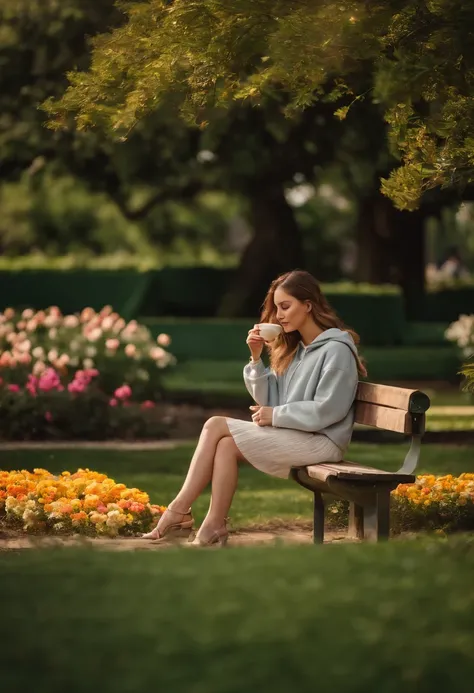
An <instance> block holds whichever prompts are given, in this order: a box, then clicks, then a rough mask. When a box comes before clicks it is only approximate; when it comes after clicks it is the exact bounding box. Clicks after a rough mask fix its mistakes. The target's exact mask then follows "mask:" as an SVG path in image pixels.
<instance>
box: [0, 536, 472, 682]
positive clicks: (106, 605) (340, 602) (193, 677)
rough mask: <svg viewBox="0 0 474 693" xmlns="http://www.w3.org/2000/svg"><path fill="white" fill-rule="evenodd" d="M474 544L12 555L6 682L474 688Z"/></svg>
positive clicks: (4, 577)
mask: <svg viewBox="0 0 474 693" xmlns="http://www.w3.org/2000/svg"><path fill="white" fill-rule="evenodd" d="M473 574H474V543H473V541H472V538H471V539H469V538H459V537H454V538H452V539H451V540H450V541H449V542H447V541H440V540H436V541H433V540H430V541H427V540H417V541H411V542H406V541H405V542H391V543H387V544H382V545H345V546H341V545H339V546H337V545H335V546H334V545H333V546H325V547H311V546H309V547H301V546H300V547H288V546H287V547H279V546H277V547H272V548H270V547H266V548H261V547H260V548H256V547H253V548H249V547H247V548H241V549H239V550H230V551H229V550H228V551H203V550H201V551H199V550H192V549H170V550H168V551H157V552H154V551H150V552H135V553H133V554H131V553H128V552H127V553H120V552H118V553H115V552H110V553H107V552H101V551H97V550H93V549H56V550H51V549H49V550H41V551H35V550H29V551H23V552H15V553H10V554H3V555H0V605H1V609H2V622H3V632H4V636H5V637H4V638H3V641H2V647H1V648H0V670H1V672H2V677H1V678H2V689H3V690H5V691H15V692H16V691H18V692H20V691H35V693H64V692H65V691H68V692H69V693H89V692H90V691H91V690H96V689H99V690H100V691H101V693H150V691H164V692H168V691H169V692H170V693H171V692H172V693H254V692H258V691H262V693H263V692H265V693H266V692H267V691H268V693H289V692H293V691H297V692H298V693H314V691H332V692H333V693H361V692H372V691H374V692H375V691H377V692H380V693H400V691H403V693H432V692H433V691H437V690H441V691H442V690H447V691H449V692H450V693H464V692H465V691H468V690H470V687H471V684H469V681H471V683H472V680H473V677H474V658H473V656H472V654H473V652H474V630H473V628H472V624H473V622H474V591H473V590H472V575H473Z"/></svg>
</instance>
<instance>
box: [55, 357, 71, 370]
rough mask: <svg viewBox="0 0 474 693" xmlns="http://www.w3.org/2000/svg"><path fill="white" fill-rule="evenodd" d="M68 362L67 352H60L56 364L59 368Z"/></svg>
mask: <svg viewBox="0 0 474 693" xmlns="http://www.w3.org/2000/svg"><path fill="white" fill-rule="evenodd" d="M68 363H69V356H68V354H61V356H60V357H59V358H58V360H57V364H58V366H59V367H60V368H61V367H62V366H67V364H68Z"/></svg>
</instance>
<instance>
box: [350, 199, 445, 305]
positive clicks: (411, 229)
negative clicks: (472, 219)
mask: <svg viewBox="0 0 474 693" xmlns="http://www.w3.org/2000/svg"><path fill="white" fill-rule="evenodd" d="M437 211H439V210H435V209H434V207H433V205H430V206H428V205H424V206H421V207H420V208H419V209H418V210H415V211H414V212H402V211H400V210H398V209H396V208H395V207H394V206H393V204H392V203H391V201H390V200H389V199H388V198H386V197H384V196H383V195H382V194H381V193H380V192H379V191H377V192H375V193H374V194H373V195H371V196H370V197H368V198H366V199H365V200H363V201H362V202H361V204H360V208H359V219H358V229H357V230H358V241H359V243H358V262H357V273H356V279H357V281H363V282H369V283H371V284H382V283H392V284H398V285H399V286H400V287H401V289H402V291H403V297H404V303H405V310H406V315H407V317H408V318H409V319H410V318H411V319H414V318H415V317H416V316H417V315H418V317H419V314H420V311H422V308H421V305H422V302H423V295H424V291H425V221H426V219H427V218H428V216H430V215H432V214H434V213H437Z"/></svg>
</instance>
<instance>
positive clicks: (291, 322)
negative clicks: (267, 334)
mask: <svg viewBox="0 0 474 693" xmlns="http://www.w3.org/2000/svg"><path fill="white" fill-rule="evenodd" d="M273 300H274V302H275V308H276V311H277V313H276V318H277V320H278V322H279V323H280V325H281V326H282V327H283V329H284V331H285V332H294V331H295V330H299V329H300V328H301V327H302V325H303V324H304V323H305V322H306V321H307V320H308V318H309V316H310V311H309V307H310V306H311V304H310V303H309V301H308V302H307V303H302V302H301V301H298V299H297V298H295V297H294V296H290V294H287V293H286V292H285V291H284V290H283V289H282V288H280V287H278V289H276V290H275V293H274V296H273Z"/></svg>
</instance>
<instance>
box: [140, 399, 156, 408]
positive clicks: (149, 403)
mask: <svg viewBox="0 0 474 693" xmlns="http://www.w3.org/2000/svg"><path fill="white" fill-rule="evenodd" d="M154 408H155V403H154V402H152V401H151V399H146V400H145V401H144V402H142V403H141V406H140V409H154Z"/></svg>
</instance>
